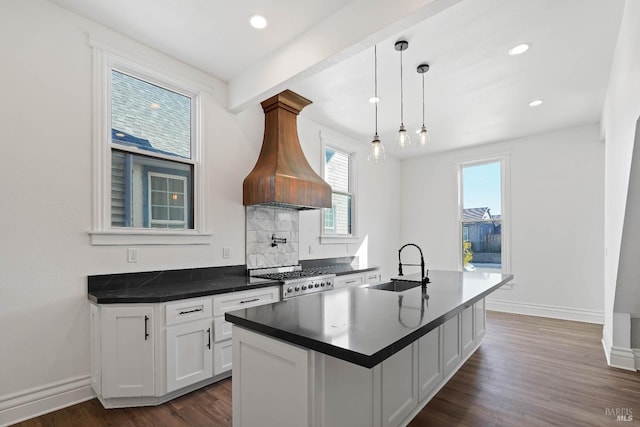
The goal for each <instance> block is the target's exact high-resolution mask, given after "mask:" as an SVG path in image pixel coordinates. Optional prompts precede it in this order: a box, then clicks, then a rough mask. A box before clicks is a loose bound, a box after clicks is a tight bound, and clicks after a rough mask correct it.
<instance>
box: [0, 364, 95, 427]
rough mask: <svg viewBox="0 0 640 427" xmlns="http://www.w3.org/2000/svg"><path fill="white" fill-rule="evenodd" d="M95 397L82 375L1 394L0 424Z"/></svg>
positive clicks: (88, 381) (9, 423)
mask: <svg viewBox="0 0 640 427" xmlns="http://www.w3.org/2000/svg"><path fill="white" fill-rule="evenodd" d="M94 397H96V395H95V393H94V392H93V389H92V388H91V378H90V377H89V376H82V377H77V378H71V379H69V380H65V381H58V382H55V383H51V384H47V385H44V386H40V387H36V388H32V389H29V390H25V391H23V392H20V393H15V394H12V395H8V396H2V397H0V426H8V425H11V424H15V423H18V422H20V421H24V420H27V419H30V418H33V417H37V416H39V415H42V414H46V413H48V412H53V411H56V410H58V409H61V408H65V407H67V406H71V405H75V404H76V403H80V402H84V401H86V400H89V399H93V398H94Z"/></svg>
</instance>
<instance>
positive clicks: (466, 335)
mask: <svg viewBox="0 0 640 427" xmlns="http://www.w3.org/2000/svg"><path fill="white" fill-rule="evenodd" d="M459 316H460V341H461V343H460V346H461V349H462V357H464V356H466V355H467V354H469V353H470V352H471V350H473V349H474V347H475V343H476V335H475V331H474V330H473V324H474V313H473V306H472V305H471V306H469V307H467V308H465V309H464V310H462V312H461V313H460V314H459Z"/></svg>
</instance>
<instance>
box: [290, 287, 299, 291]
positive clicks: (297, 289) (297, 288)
mask: <svg viewBox="0 0 640 427" xmlns="http://www.w3.org/2000/svg"><path fill="white" fill-rule="evenodd" d="M289 289H291V288H289ZM299 290H300V286H296V292H298V291H299Z"/></svg>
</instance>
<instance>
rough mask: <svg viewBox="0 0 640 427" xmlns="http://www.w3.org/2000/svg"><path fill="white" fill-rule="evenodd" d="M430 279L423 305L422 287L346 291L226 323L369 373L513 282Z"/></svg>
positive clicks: (436, 275)
mask: <svg viewBox="0 0 640 427" xmlns="http://www.w3.org/2000/svg"><path fill="white" fill-rule="evenodd" d="M429 277H430V279H431V283H430V284H429V285H428V289H427V293H428V295H429V299H427V300H425V299H423V298H422V292H421V288H420V286H417V287H415V288H413V289H409V290H407V291H404V292H398V293H396V292H389V291H382V290H375V289H367V288H364V287H361V288H344V289H337V290H334V291H329V292H320V293H317V294H311V295H306V296H301V297H297V298H292V299H289V300H285V301H281V302H278V303H274V304H269V305H264V306H259V307H253V308H248V309H243V310H237V311H233V312H228V313H226V314H225V319H226V320H227V321H229V322H232V323H235V324H236V325H238V326H241V327H244V328H246V329H249V330H252V331H255V332H259V333H262V334H264V335H267V336H270V337H273V338H277V339H280V340H283V341H286V342H289V343H292V344H295V345H298V346H301V347H305V348H308V349H311V350H315V351H319V352H321V353H325V354H328V355H330V356H333V357H336V358H339V359H342V360H346V361H348V362H351V363H355V364H357V365H360V366H364V367H366V368H372V367H373V366H375V365H377V364H379V363H381V362H382V361H383V360H385V359H387V358H388V357H390V356H391V355H393V354H394V353H396V352H398V351H400V350H401V349H403V348H404V347H406V346H407V345H409V344H411V343H412V342H414V341H416V340H417V339H418V338H420V337H421V336H423V335H425V334H426V333H428V332H429V331H431V330H433V329H435V328H436V327H438V326H439V325H441V324H442V323H444V322H445V321H446V320H448V319H450V318H452V317H454V316H455V315H456V314H457V313H459V312H460V311H462V310H463V309H465V308H466V307H469V306H470V305H472V304H474V303H475V302H477V301H478V300H480V299H482V298H484V297H485V296H487V295H488V294H490V293H491V292H493V291H494V290H496V289H497V288H499V287H500V286H502V285H504V284H505V283H507V282H509V281H511V280H512V279H513V275H510V274H500V273H480V272H464V273H463V272H455V271H438V270H432V271H430V274H429ZM403 279H404V280H412V279H419V275H409V276H405V277H404V278H403Z"/></svg>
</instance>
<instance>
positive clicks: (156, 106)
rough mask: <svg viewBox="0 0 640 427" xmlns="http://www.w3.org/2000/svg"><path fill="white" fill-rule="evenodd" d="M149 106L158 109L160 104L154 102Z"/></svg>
mask: <svg viewBox="0 0 640 427" xmlns="http://www.w3.org/2000/svg"><path fill="white" fill-rule="evenodd" d="M149 108H151V109H153V110H157V109H158V108H160V104H158V103H156V102H152V103H151V104H149Z"/></svg>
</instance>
